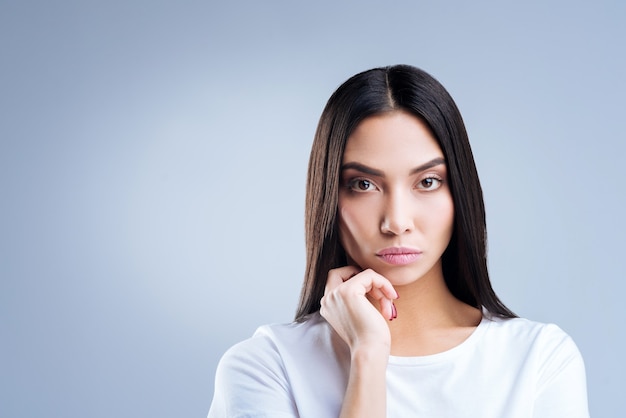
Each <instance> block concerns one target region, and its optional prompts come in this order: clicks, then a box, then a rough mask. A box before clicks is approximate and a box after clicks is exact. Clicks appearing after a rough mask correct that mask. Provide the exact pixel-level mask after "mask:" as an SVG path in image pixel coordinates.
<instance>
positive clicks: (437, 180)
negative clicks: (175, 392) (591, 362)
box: [209, 66, 589, 418]
mask: <svg viewBox="0 0 626 418" xmlns="http://www.w3.org/2000/svg"><path fill="white" fill-rule="evenodd" d="M306 248H307V268H306V275H305V280H304V286H303V289H302V294H301V299H300V306H299V308H298V312H297V315H296V321H295V322H293V323H291V324H286V325H271V326H264V327H261V328H259V330H258V331H257V332H256V333H255V335H254V336H253V337H252V338H250V339H248V340H246V341H244V342H242V343H239V344H237V345H235V346H234V347H232V348H231V349H230V350H229V351H228V352H227V353H226V354H225V355H224V357H223V358H222V360H221V361H220V364H219V366H218V371H217V376H216V382H215V395H214V398H213V403H212V405H211V409H210V412H209V418H216V417H274V418H280V417H302V418H304V417H310V418H324V417H334V418H336V417H342V418H344V417H359V418H364V417H389V418H391V417H402V418H404V417H454V418H459V417H476V418H489V417H493V418H496V417H497V418H503V417H520V418H522V417H528V418H530V417H533V418H540V417H545V418H548V417H550V418H554V417H568V418H578V417H581V418H582V417H588V416H589V414H588V409H587V395H586V383H585V370H584V365H583V361H582V358H581V356H580V353H579V351H578V349H577V348H576V345H575V344H574V342H573V341H572V340H571V338H570V337H569V336H568V335H567V334H565V333H564V332H563V331H562V330H560V329H559V328H558V327H557V326H555V325H546V324H540V323H536V322H531V321H528V320H525V319H520V318H517V317H516V315H515V314H513V313H512V312H511V311H510V310H509V309H507V308H506V306H505V305H504V304H503V303H502V302H501V301H500V300H499V299H498V297H497V296H496V294H495V293H494V291H493V289H492V287H491V284H490V282H489V276H488V273H487V264H486V226H485V211H484V205H483V197H482V191H481V188H480V183H479V181H478V175H477V172H476V167H475V164H474V160H473V157H472V152H471V149H470V146H469V142H468V138H467V134H466V131H465V127H464V125H463V121H462V119H461V115H460V113H459V111H458V109H457V107H456V105H455V104H454V101H453V100H452V98H451V97H450V95H449V94H448V93H447V91H446V90H445V89H444V88H443V86H441V84H439V83H438V82H437V81H436V80H435V79H433V78H432V77H431V76H429V75H428V74H426V73H424V72H423V71H421V70H419V69H417V68H414V67H410V66H393V67H386V68H377V69H373V70H370V71H365V72H363V73H360V74H357V75H355V76H353V77H352V78H350V79H349V80H348V81H346V82H345V83H344V84H343V85H341V86H340V87H339V88H338V89H337V91H336V92H335V93H334V94H333V95H332V96H331V98H330V99H329V101H328V103H327V105H326V108H325V109H324V112H323V114H322V117H321V119H320V122H319V126H318V129H317V132H316V135H315V140H314V143H313V148H312V151H311V158H310V162H309V172H308V184H307V197H306Z"/></svg>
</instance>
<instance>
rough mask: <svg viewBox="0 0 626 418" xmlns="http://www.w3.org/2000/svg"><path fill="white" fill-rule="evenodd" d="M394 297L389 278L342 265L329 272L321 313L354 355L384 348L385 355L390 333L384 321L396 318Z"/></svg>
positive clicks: (396, 295)
mask: <svg viewBox="0 0 626 418" xmlns="http://www.w3.org/2000/svg"><path fill="white" fill-rule="evenodd" d="M397 297H398V294H397V293H396V291H395V289H394V288H393V286H392V285H391V283H390V282H389V280H387V279H386V278H385V277H383V276H381V275H380V274H378V273H376V272H375V271H373V270H371V269H368V270H364V271H360V270H359V269H357V268H356V267H353V266H347V267H341V268H337V269H334V270H331V271H330V272H329V273H328V280H327V282H326V290H325V292H324V297H323V298H322V300H321V309H320V314H321V315H322V316H323V317H324V318H325V319H326V321H328V323H329V324H330V325H331V326H332V327H333V329H334V330H335V331H336V332H337V333H338V334H339V336H340V337H341V338H342V339H343V340H344V341H345V342H346V344H348V346H349V347H350V351H351V352H352V353H353V354H354V352H355V351H358V350H361V349H365V350H366V351H369V350H370V349H374V350H375V351H378V352H380V351H379V350H380V349H381V348H384V349H386V352H387V355H388V354H389V350H390V348H391V336H390V333H389V327H388V326H387V323H386V321H387V320H392V319H393V318H395V317H396V310H395V306H394V304H393V300H394V299H396V298H397ZM375 305H377V307H378V309H377V308H376V307H375Z"/></svg>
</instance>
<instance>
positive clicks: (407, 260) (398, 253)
mask: <svg viewBox="0 0 626 418" xmlns="http://www.w3.org/2000/svg"><path fill="white" fill-rule="evenodd" d="M421 255H422V252H421V251H420V250H416V249H414V248H405V247H389V248H385V249H382V250H380V251H378V252H377V253H376V256H377V257H378V258H380V259H381V260H383V261H384V262H386V263H388V264H393V265H396V266H402V265H405V264H411V263H412V262H414V261H416V260H417V259H418V258H419V257H420V256H421Z"/></svg>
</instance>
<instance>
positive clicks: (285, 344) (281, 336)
mask: <svg viewBox="0 0 626 418" xmlns="http://www.w3.org/2000/svg"><path fill="white" fill-rule="evenodd" d="M333 334H334V333H333V331H332V328H331V327H330V325H329V324H328V323H327V322H326V321H325V320H324V319H323V318H322V317H321V316H320V315H319V313H314V314H311V315H309V316H307V317H306V318H304V320H302V321H298V322H295V321H294V322H289V323H275V324H267V325H262V326H260V327H259V328H257V330H256V331H255V332H254V334H253V335H252V336H251V337H250V338H248V339H245V340H243V341H241V342H239V343H237V344H235V345H233V346H232V347H230V348H229V349H228V350H227V351H226V353H225V354H224V355H223V357H222V360H221V362H220V363H222V364H223V363H230V362H232V361H236V362H244V363H246V364H259V362H261V363H267V362H273V363H276V362H278V361H280V362H282V361H283V358H284V357H285V356H286V355H289V353H298V352H306V351H312V350H316V349H318V350H319V349H320V348H322V347H323V346H328V345H329V344H333V342H334V339H335V337H334V335H333Z"/></svg>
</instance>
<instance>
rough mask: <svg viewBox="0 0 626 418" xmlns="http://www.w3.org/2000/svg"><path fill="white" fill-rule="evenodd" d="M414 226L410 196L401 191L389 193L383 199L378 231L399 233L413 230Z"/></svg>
mask: <svg viewBox="0 0 626 418" xmlns="http://www.w3.org/2000/svg"><path fill="white" fill-rule="evenodd" d="M414 226H415V225H414V222H413V214H412V208H411V205H410V197H408V196H405V194H403V193H393V194H389V196H388V197H387V198H386V199H385V207H384V211H383V216H382V220H381V224H380V231H381V232H382V233H383V234H393V235H401V234H404V233H406V232H409V231H411V230H413V228H414Z"/></svg>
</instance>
